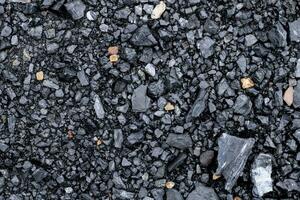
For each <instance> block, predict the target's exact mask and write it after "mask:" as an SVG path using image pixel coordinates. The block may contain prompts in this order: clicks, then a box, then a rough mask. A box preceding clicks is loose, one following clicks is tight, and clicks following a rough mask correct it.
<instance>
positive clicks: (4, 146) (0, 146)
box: [0, 142, 9, 152]
mask: <svg viewBox="0 0 300 200" xmlns="http://www.w3.org/2000/svg"><path fill="white" fill-rule="evenodd" d="M8 148H9V146H8V145H7V144H4V143H2V142H0V151H2V152H5V151H6V150H7V149H8Z"/></svg>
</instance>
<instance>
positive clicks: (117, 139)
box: [114, 129, 124, 148]
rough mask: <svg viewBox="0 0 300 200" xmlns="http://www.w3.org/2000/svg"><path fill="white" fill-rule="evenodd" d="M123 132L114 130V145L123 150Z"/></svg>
mask: <svg viewBox="0 0 300 200" xmlns="http://www.w3.org/2000/svg"><path fill="white" fill-rule="evenodd" d="M123 140H124V137H123V132H122V130H121V129H115V130H114V145H115V147H116V148H121V147H122V145H123Z"/></svg>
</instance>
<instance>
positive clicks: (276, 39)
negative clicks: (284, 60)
mask: <svg viewBox="0 0 300 200" xmlns="http://www.w3.org/2000/svg"><path fill="white" fill-rule="evenodd" d="M268 37H269V40H270V41H271V43H272V44H273V45H274V46H276V47H285V46H286V45H287V42H286V37H287V33H286V31H285V29H284V28H283V26H282V24H281V23H280V22H278V23H277V24H276V25H275V27H274V28H272V29H271V30H270V31H269V32H268Z"/></svg>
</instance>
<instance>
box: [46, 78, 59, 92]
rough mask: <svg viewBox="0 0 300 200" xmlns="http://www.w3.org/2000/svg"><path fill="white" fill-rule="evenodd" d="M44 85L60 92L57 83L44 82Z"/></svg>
mask: <svg viewBox="0 0 300 200" xmlns="http://www.w3.org/2000/svg"><path fill="white" fill-rule="evenodd" d="M43 85H44V86H45V87H48V88H51V89H55V90H58V89H59V85H57V84H56V83H54V82H52V81H50V80H44V81H43Z"/></svg>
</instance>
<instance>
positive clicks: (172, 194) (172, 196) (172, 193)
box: [166, 189, 183, 200]
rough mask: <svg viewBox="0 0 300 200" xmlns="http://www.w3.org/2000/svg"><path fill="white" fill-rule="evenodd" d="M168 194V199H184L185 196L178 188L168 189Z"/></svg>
mask: <svg viewBox="0 0 300 200" xmlns="http://www.w3.org/2000/svg"><path fill="white" fill-rule="evenodd" d="M166 196H167V200H183V197H182V195H181V194H180V192H178V190H175V189H170V190H168V191H167V193H166Z"/></svg>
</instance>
